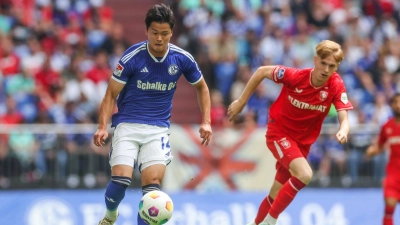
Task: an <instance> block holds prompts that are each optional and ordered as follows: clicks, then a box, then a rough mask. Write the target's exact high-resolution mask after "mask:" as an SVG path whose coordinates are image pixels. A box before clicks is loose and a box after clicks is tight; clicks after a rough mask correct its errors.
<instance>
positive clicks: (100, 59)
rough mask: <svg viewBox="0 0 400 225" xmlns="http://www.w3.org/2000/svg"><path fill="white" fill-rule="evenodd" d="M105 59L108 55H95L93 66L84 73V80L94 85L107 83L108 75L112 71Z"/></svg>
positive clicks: (102, 53)
mask: <svg viewBox="0 0 400 225" xmlns="http://www.w3.org/2000/svg"><path fill="white" fill-rule="evenodd" d="M107 57H108V55H107V53H106V52H105V51H99V52H98V53H96V55H95V65H94V66H93V68H92V69H90V70H89V71H87V73H86V78H88V79H89V80H91V81H93V83H94V84H96V85H97V84H98V83H100V82H108V81H109V80H110V77H111V76H110V74H111V73H112V71H111V69H110V65H109V64H108V58H107Z"/></svg>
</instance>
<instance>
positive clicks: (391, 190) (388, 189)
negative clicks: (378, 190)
mask: <svg viewBox="0 0 400 225" xmlns="http://www.w3.org/2000/svg"><path fill="white" fill-rule="evenodd" d="M383 196H384V197H385V198H389V197H391V198H395V199H397V200H399V201H400V180H399V178H396V179H393V178H391V177H390V176H389V177H386V178H385V180H384V181H383Z"/></svg>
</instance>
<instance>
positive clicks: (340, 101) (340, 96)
mask: <svg viewBox="0 0 400 225" xmlns="http://www.w3.org/2000/svg"><path fill="white" fill-rule="evenodd" d="M335 86H336V87H335V88H336V94H335V97H334V98H333V105H334V106H335V108H336V111H341V110H351V109H353V105H352V104H351V102H350V101H349V99H348V97H347V93H346V88H345V86H344V82H343V80H342V79H340V78H337V79H336V80H335Z"/></svg>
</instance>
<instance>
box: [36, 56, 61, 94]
mask: <svg viewBox="0 0 400 225" xmlns="http://www.w3.org/2000/svg"><path fill="white" fill-rule="evenodd" d="M35 82H36V85H37V89H38V93H39V95H40V96H43V95H48V96H49V97H50V98H51V99H53V100H54V99H55V98H56V96H55V93H56V91H57V90H58V89H60V88H61V87H62V85H63V82H62V79H61V76H60V74H59V73H58V72H56V71H54V70H53V69H52V68H51V65H50V57H46V60H45V62H44V64H43V67H42V68H40V70H39V71H38V72H37V73H36V74H35Z"/></svg>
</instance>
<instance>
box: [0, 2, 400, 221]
mask: <svg viewBox="0 0 400 225" xmlns="http://www.w3.org/2000/svg"><path fill="white" fill-rule="evenodd" d="M155 3H165V4H168V5H170V6H171V8H172V9H173V11H174V13H175V16H176V19H177V24H176V26H175V28H174V29H173V37H172V39H171V42H172V43H173V44H175V45H177V46H179V47H181V48H183V49H185V50H187V51H188V52H189V53H191V54H192V55H193V56H194V57H195V59H196V61H197V62H198V64H199V67H200V69H201V70H202V73H203V76H204V78H205V80H206V82H207V84H208V86H209V88H210V91H211V100H212V109H211V116H212V126H213V132H214V134H213V139H212V141H211V143H210V145H209V146H208V147H203V146H201V144H200V139H199V137H198V136H199V135H198V125H199V123H200V119H201V115H200V110H199V108H198V105H197V99H196V91H195V89H194V88H193V87H191V85H190V84H189V83H188V82H187V81H186V80H185V78H181V79H180V80H179V82H178V84H177V91H176V94H175V97H174V101H173V110H172V117H171V122H172V126H171V136H170V142H171V149H172V152H173V155H174V159H173V161H172V163H171V164H170V165H169V166H168V169H167V174H166V177H165V179H164V182H163V184H162V189H163V190H164V191H165V192H166V193H168V194H170V196H171V197H172V199H173V201H174V203H175V214H174V215H173V217H172V220H171V221H170V222H169V223H167V224H168V225H217V224H218V225H245V224H247V223H248V222H250V221H251V220H253V219H254V216H255V213H256V210H257V207H258V205H259V203H260V202H261V201H262V199H263V198H264V196H266V194H267V193H268V190H269V187H270V185H271V184H272V181H273V178H274V175H275V159H274V158H273V157H272V155H271V154H270V152H269V151H268V149H267V147H266V145H265V132H266V126H265V124H266V121H267V115H268V111H269V107H270V106H271V104H272V103H273V102H274V100H275V99H276V97H277V96H278V94H279V91H280V89H281V86H280V85H277V84H275V83H273V82H271V81H267V80H266V81H265V82H263V83H262V85H260V87H259V88H258V89H257V90H256V92H255V93H254V94H253V96H252V97H251V98H250V100H249V102H248V105H247V106H246V108H245V110H244V111H243V112H242V114H240V116H238V117H237V118H236V120H235V121H234V122H228V121H227V116H226V109H227V106H228V105H229V103H230V102H232V101H233V100H234V99H236V98H238V96H239V95H240V93H241V91H242V90H243V88H244V86H245V84H246V83H247V81H248V79H249V77H250V76H251V75H252V73H253V72H254V71H255V69H257V68H258V67H259V66H261V65H276V64H281V65H285V66H289V67H298V68H307V67H312V66H313V56H314V51H315V46H316V44H317V43H318V42H320V41H321V40H324V39H330V40H333V41H336V42H338V43H339V44H341V46H342V48H343V50H344V52H345V59H344V61H343V62H342V63H341V64H340V67H339V71H338V72H339V73H340V75H341V77H342V79H343V80H344V82H345V85H346V89H347V93H348V96H349V100H350V101H351V102H352V104H353V106H354V110H352V111H350V112H349V119H350V123H351V135H350V138H349V142H348V144H346V145H340V144H338V143H337V142H336V140H335V136H334V134H335V133H336V131H337V129H338V122H337V118H336V111H335V109H334V107H332V108H331V111H330V112H329V115H328V117H327V118H326V120H325V122H324V127H323V130H322V132H321V135H320V138H319V139H318V141H317V142H316V143H315V144H314V145H313V146H312V149H311V152H310V156H309V158H308V159H309V162H310V164H311V165H312V168H313V170H314V177H313V180H312V182H311V183H310V185H309V187H307V188H305V189H304V190H302V191H301V192H300V193H299V194H298V195H297V197H296V199H295V200H294V201H293V203H292V204H291V205H290V206H289V208H287V210H286V211H285V212H284V213H283V214H281V216H280V219H279V220H278V225H379V224H381V220H382V216H383V210H384V208H383V195H382V189H381V184H382V179H383V177H384V176H385V165H386V162H387V155H388V154H389V153H388V152H385V153H383V154H381V155H379V156H376V157H375V158H373V159H371V160H367V159H366V158H365V157H364V153H365V149H366V148H367V147H368V146H369V145H370V144H371V142H372V141H373V140H374V139H375V137H376V135H377V133H378V131H379V128H380V126H381V125H382V124H383V123H384V122H386V120H387V119H388V118H390V117H391V116H392V112H391V110H390V107H389V105H388V100H389V99H390V97H391V96H392V95H393V94H394V93H396V92H397V91H399V90H400V48H399V46H400V38H399V32H400V2H398V1H396V0H165V1H156V0H105V1H104V0H2V1H0V81H1V86H0V221H1V222H0V224H3V223H4V224H13V225H94V224H97V223H98V221H99V220H100V219H101V218H102V216H103V213H104V210H105V204H104V197H103V195H104V190H105V187H106V185H107V184H108V182H109V179H110V168H109V164H108V152H109V147H110V140H107V145H106V146H105V147H102V148H99V147H96V146H94V145H93V144H92V136H93V133H94V132H95V131H96V129H97V125H96V124H97V122H98V115H99V110H98V109H99V104H100V102H101V100H102V97H103V95H104V93H105V90H106V88H107V83H108V80H109V79H110V76H111V74H112V71H113V70H114V68H115V67H116V64H117V62H118V60H119V58H120V57H121V55H122V54H123V53H124V51H125V50H126V49H127V48H128V47H129V46H130V45H132V44H133V43H136V42H139V41H144V40H146V36H145V34H144V31H145V24H144V17H145V14H146V12H147V10H148V9H149V8H150V7H151V6H152V5H153V4H155ZM111 133H112V129H111V127H110V135H111ZM140 187H141V184H140V173H139V172H138V171H135V173H134V178H133V182H132V184H131V186H130V188H129V189H128V190H127V193H126V197H125V199H124V200H123V202H122V204H121V206H120V216H119V219H118V222H117V225H136V213H137V205H138V200H139V198H140V197H141V192H140ZM399 218H400V217H399V212H398V211H396V215H395V224H400V219H399Z"/></svg>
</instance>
